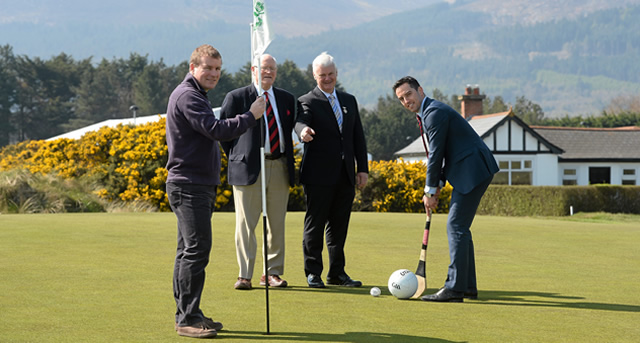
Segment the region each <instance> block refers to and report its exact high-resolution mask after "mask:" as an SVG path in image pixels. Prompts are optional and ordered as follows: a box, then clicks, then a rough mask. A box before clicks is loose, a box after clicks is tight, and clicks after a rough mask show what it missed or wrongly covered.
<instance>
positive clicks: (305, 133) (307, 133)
mask: <svg viewBox="0 0 640 343" xmlns="http://www.w3.org/2000/svg"><path fill="white" fill-rule="evenodd" d="M315 134H316V132H315V131H313V129H312V128H310V127H308V126H306V127H305V128H304V129H302V132H300V139H301V140H302V141H303V142H304V143H309V142H311V141H312V140H313V135H315Z"/></svg>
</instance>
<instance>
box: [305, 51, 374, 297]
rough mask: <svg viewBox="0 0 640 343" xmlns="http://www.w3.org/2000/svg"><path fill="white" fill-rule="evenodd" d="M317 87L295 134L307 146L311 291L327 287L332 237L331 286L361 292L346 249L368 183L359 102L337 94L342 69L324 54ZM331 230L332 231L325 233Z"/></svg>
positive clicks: (317, 68)
mask: <svg viewBox="0 0 640 343" xmlns="http://www.w3.org/2000/svg"><path fill="white" fill-rule="evenodd" d="M312 68H313V77H314V79H315V80H316V83H317V85H318V86H317V87H316V88H314V89H313V90H312V91H310V92H309V93H307V94H305V95H303V96H301V97H300V98H299V99H298V101H299V102H300V106H301V107H302V108H301V109H300V110H299V111H298V119H297V123H296V126H295V130H296V132H297V133H298V136H299V137H300V140H301V141H302V142H304V154H303V156H302V164H301V166H300V183H302V185H303V188H304V193H305V199H306V205H307V212H306V215H305V219H304V233H303V253H304V270H305V275H306V276H307V283H308V284H309V287H313V288H324V287H325V286H324V282H323V281H322V278H321V276H320V275H321V273H322V270H323V265H322V248H323V244H324V238H323V236H324V235H325V232H326V240H327V250H328V252H329V271H328V273H327V283H328V284H331V285H341V286H346V287H360V286H362V283H361V282H360V281H356V280H352V279H351V278H350V277H349V275H347V273H346V272H345V256H344V246H345V242H346V239H347V228H348V226H349V218H350V216H351V206H352V205H353V199H354V197H355V186H356V185H357V186H358V187H364V186H365V185H366V183H367V178H368V173H369V167H368V160H367V145H366V143H365V138H364V131H363V129H362V122H361V121H360V114H359V112H358V103H357V102H356V98H355V97H354V96H353V95H351V94H348V93H344V92H341V91H336V89H335V86H336V82H337V76H338V69H337V68H336V65H335V63H334V61H333V57H332V56H331V55H329V54H327V53H322V54H320V55H319V56H318V57H316V58H315V59H314V61H313V64H312ZM325 229H326V231H325Z"/></svg>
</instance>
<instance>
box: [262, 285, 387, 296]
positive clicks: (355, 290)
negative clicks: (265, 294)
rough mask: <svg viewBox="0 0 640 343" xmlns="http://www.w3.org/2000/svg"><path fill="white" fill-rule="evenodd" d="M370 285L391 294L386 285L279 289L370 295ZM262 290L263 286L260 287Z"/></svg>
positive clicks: (285, 289) (284, 289)
mask: <svg viewBox="0 0 640 343" xmlns="http://www.w3.org/2000/svg"><path fill="white" fill-rule="evenodd" d="M372 287H378V288H380V290H382V294H383V295H391V294H390V293H389V291H388V289H387V285H384V286H380V285H362V287H342V286H333V285H327V286H326V287H325V288H310V287H308V286H291V285H289V286H288V287H287V288H282V289H280V290H281V291H293V292H328V293H344V294H365V295H368V296H371V295H370V294H369V291H370V290H371V288H372ZM260 289H262V290H263V291H264V288H260ZM272 289H274V288H273V287H270V288H269V291H271V290H272Z"/></svg>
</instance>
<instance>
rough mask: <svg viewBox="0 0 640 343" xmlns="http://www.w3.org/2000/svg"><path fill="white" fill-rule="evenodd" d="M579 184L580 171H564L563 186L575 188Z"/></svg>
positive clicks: (571, 169)
mask: <svg viewBox="0 0 640 343" xmlns="http://www.w3.org/2000/svg"><path fill="white" fill-rule="evenodd" d="M577 184H578V170H577V169H573V168H567V169H564V170H563V171H562V185H563V186H575V185H577Z"/></svg>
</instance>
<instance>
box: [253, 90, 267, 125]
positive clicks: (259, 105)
mask: <svg viewBox="0 0 640 343" xmlns="http://www.w3.org/2000/svg"><path fill="white" fill-rule="evenodd" d="M265 108H266V101H264V98H263V97H261V96H259V97H258V98H257V99H256V101H254V102H253V104H251V108H249V111H251V114H253V117H254V118H256V120H258V119H260V118H261V117H262V114H263V113H264V110H265Z"/></svg>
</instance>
